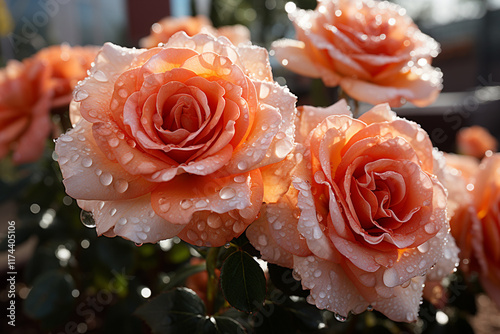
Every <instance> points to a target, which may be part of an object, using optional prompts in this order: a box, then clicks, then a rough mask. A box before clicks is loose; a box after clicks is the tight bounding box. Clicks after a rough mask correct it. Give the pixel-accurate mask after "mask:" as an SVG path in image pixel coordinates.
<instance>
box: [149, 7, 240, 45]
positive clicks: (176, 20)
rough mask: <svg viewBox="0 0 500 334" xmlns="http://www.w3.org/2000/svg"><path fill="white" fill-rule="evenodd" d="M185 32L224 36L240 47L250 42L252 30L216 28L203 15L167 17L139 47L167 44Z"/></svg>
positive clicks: (156, 25) (158, 23)
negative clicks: (175, 36) (241, 44)
mask: <svg viewBox="0 0 500 334" xmlns="http://www.w3.org/2000/svg"><path fill="white" fill-rule="evenodd" d="M179 31H184V32H185V33H186V34H188V36H193V35H196V34H198V33H209V34H212V35H214V36H224V37H226V38H228V39H229V40H230V41H231V43H233V44H234V45H238V44H240V43H247V42H249V41H250V30H248V28H247V27H245V26H243V25H241V24H237V25H233V26H223V27H220V28H218V29H217V28H214V27H213V26H212V22H210V19H209V18H208V17H206V16H203V15H198V16H194V17H193V16H186V17H165V18H163V19H162V20H160V21H159V22H156V23H154V24H153V25H152V26H151V34H150V35H149V36H146V37H144V38H142V39H141V40H140V41H139V45H140V46H141V47H143V48H152V47H155V46H158V44H159V43H166V42H167V41H168V39H169V38H170V37H171V36H173V35H174V34H175V33H176V32H179Z"/></svg>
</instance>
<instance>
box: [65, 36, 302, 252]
mask: <svg viewBox="0 0 500 334" xmlns="http://www.w3.org/2000/svg"><path fill="white" fill-rule="evenodd" d="M91 73H93V74H92V75H90V76H89V77H88V78H86V79H85V81H84V82H83V83H82V85H81V86H79V87H78V88H76V89H75V92H74V101H75V102H74V103H73V106H74V107H75V108H76V109H77V111H79V112H80V113H81V116H82V118H81V119H80V121H79V122H78V123H77V124H76V126H75V127H74V128H73V129H72V130H70V131H69V132H68V133H66V134H65V135H63V136H61V137H60V138H59V139H58V140H57V143H56V152H57V154H58V155H59V164H60V166H61V170H62V173H63V177H64V184H65V187H66V192H67V193H68V194H69V195H70V196H72V197H74V198H76V199H78V203H79V205H80V207H81V208H82V209H84V210H87V211H91V212H92V213H93V216H94V219H95V222H96V225H97V226H96V228H97V233H98V234H99V235H102V234H104V235H106V236H116V235H119V236H122V237H124V238H127V239H130V240H133V241H135V242H137V243H143V242H156V241H159V240H162V239H166V238H170V237H173V236H175V235H178V236H179V237H180V238H182V239H183V240H185V241H186V242H189V243H192V244H196V245H205V246H221V245H224V244H225V243H226V242H228V241H230V240H231V239H232V238H233V237H235V236H238V235H240V234H241V233H242V232H243V231H244V230H245V228H246V227H247V225H248V224H250V223H251V222H252V221H254V219H255V217H256V215H257V214H258V212H259V209H260V206H261V203H262V197H263V183H262V176H261V172H260V169H259V168H260V167H263V166H266V165H270V164H273V163H275V162H278V161H280V160H283V158H284V157H285V156H286V155H287V154H288V153H289V152H290V151H291V150H292V148H293V135H294V130H293V126H294V118H295V112H296V111H295V102H296V98H295V96H293V95H292V94H290V92H289V90H288V89H287V88H286V87H281V86H279V85H278V84H277V83H275V82H274V81H272V73H271V68H270V65H269V61H268V54H267V51H266V50H265V49H263V48H260V47H256V46H252V45H240V47H235V46H233V45H232V44H231V43H230V42H229V41H228V40H227V39H226V38H224V37H220V38H216V37H213V36H211V35H205V34H198V35H195V36H193V37H189V36H187V35H186V34H185V33H184V32H180V33H177V34H176V35H174V36H173V37H172V38H171V39H170V40H169V42H168V43H167V44H165V45H164V46H163V47H157V48H152V49H140V50H135V49H128V48H122V47H119V46H116V45H113V44H110V43H108V44H105V45H104V47H103V48H102V50H101V52H100V53H99V55H98V56H97V58H96V65H95V67H94V68H93V70H92V71H91ZM270 78H271V79H270Z"/></svg>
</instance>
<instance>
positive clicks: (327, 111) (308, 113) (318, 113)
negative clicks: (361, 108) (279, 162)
mask: <svg viewBox="0 0 500 334" xmlns="http://www.w3.org/2000/svg"><path fill="white" fill-rule="evenodd" d="M297 109H298V110H299V111H300V120H299V121H298V129H297V134H296V136H297V138H296V140H297V141H298V142H303V141H304V140H305V139H306V138H307V137H308V136H309V133H310V132H311V131H312V130H313V129H314V128H315V127H316V126H318V124H319V123H321V122H322V121H323V120H324V119H325V118H327V117H328V116H331V115H346V116H352V115H351V112H350V111H349V107H348V106H347V102H346V101H345V100H344V99H341V100H339V101H337V102H336V103H335V104H332V105H331V106H329V107H326V108H321V107H312V106H300V107H298V108H297Z"/></svg>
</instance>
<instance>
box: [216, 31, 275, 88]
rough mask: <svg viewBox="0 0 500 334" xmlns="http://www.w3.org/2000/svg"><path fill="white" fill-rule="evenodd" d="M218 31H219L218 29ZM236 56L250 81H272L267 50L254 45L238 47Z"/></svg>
mask: <svg viewBox="0 0 500 334" xmlns="http://www.w3.org/2000/svg"><path fill="white" fill-rule="evenodd" d="M219 30H220V29H219ZM238 54H239V55H240V61H241V64H242V65H243V68H244V69H245V70H246V73H247V75H248V76H249V77H250V78H251V79H255V80H263V81H272V80H273V73H272V71H271V64H270V63H269V54H268V53H267V50H266V49H264V48H261V47H257V46H255V45H239V46H238Z"/></svg>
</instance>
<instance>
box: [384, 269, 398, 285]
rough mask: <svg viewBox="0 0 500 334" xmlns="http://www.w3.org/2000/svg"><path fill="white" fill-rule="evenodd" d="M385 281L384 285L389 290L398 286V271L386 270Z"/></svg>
mask: <svg viewBox="0 0 500 334" xmlns="http://www.w3.org/2000/svg"><path fill="white" fill-rule="evenodd" d="M383 281H384V284H385V285H386V286H387V287H389V288H392V287H394V286H396V285H398V283H399V279H398V272H397V271H396V269H394V268H388V269H386V270H385V271H384V276H383Z"/></svg>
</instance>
